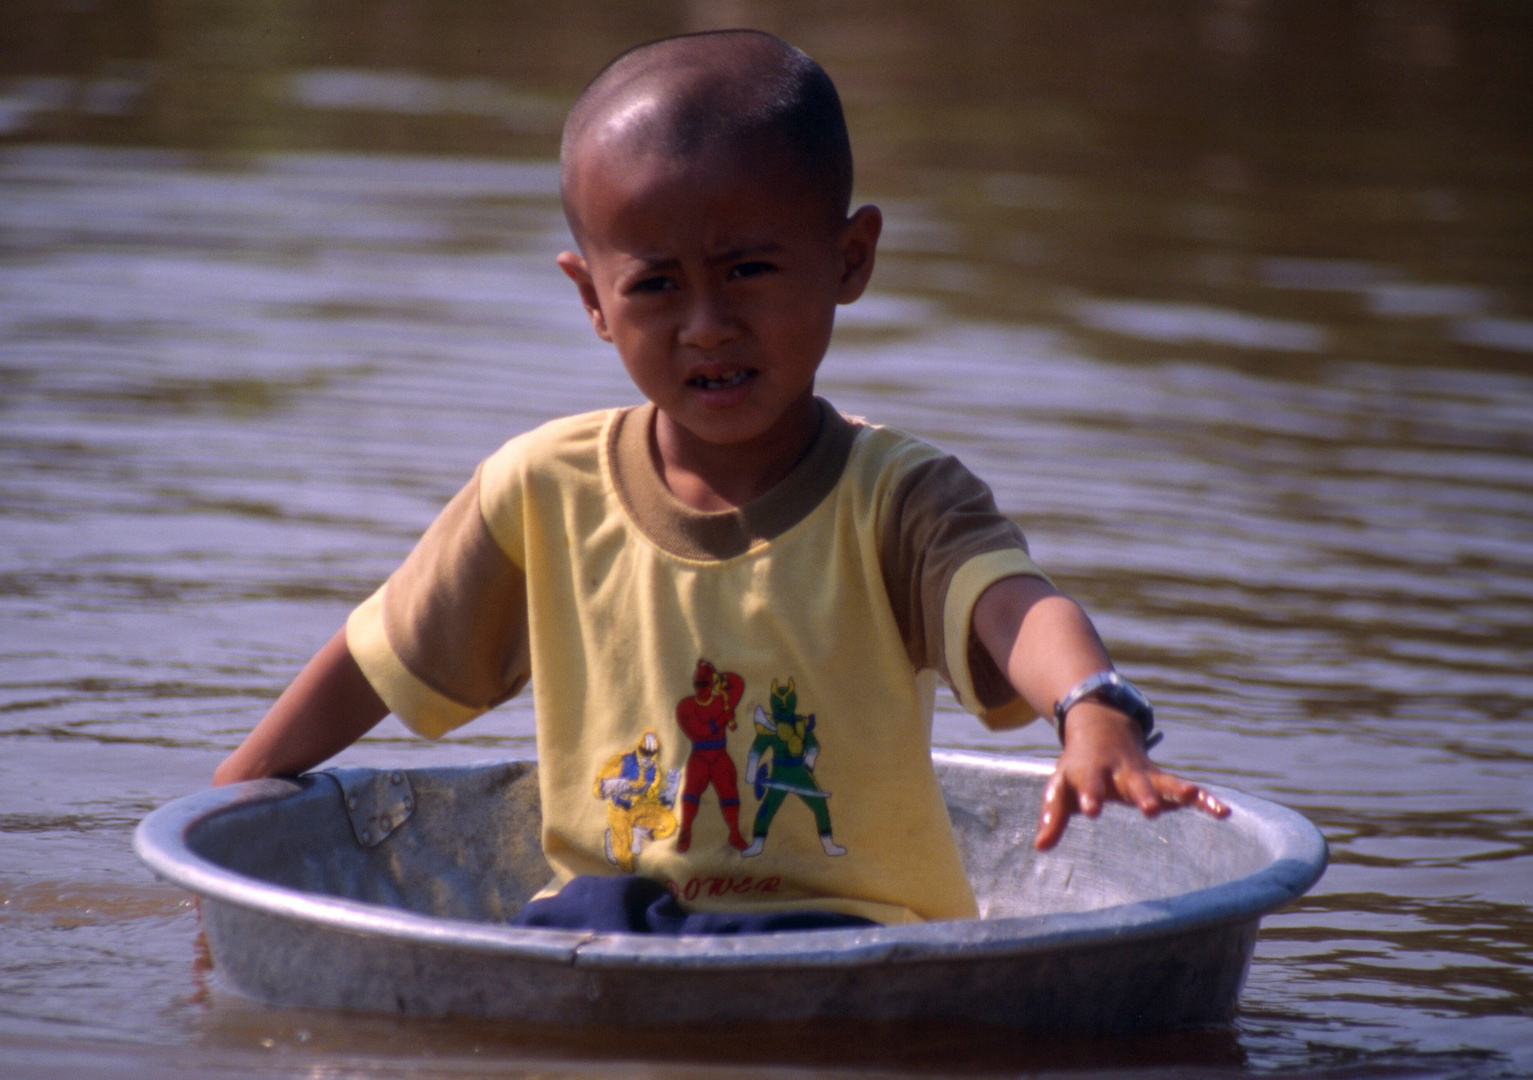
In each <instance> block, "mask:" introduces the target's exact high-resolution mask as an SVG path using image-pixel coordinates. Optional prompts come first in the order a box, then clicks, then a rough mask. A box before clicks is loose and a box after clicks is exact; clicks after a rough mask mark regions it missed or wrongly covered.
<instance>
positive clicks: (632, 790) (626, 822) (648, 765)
mask: <svg viewBox="0 0 1533 1080" xmlns="http://www.w3.org/2000/svg"><path fill="white" fill-rule="evenodd" d="M659 755H660V738H659V736H657V735H656V734H655V733H654V732H653V731H646V732H645V733H644V734H643V735H642V736H640V738H639V742H638V745H636V746H635V747H634V748H633V749H632V750H628V751H626V752H624V753H620V754H614V755H612V757H611V758H610V759H608V761H607V764H605V765H603V766H602V767H601V770H600V771H599V772H597V774H596V784H595V795H596V797H597V798H598V799H601V800H602V801H604V802H605V803H606V804H607V835H606V838H605V843H606V848H607V861H608V862H610V863H611V864H612V865H613V866H616V867H617V868H618V869H619V870H621V871H622V872H623V873H625V874H631V873H633V870H634V859H635V858H636V857H637V856H638V854H639V851H640V850H641V849H642V848H643V846H644V845H645V844H646V843H647V842H649V841H650V840H664V839H665V838H666V837H668V836H670V835H671V834H672V833H674V832H675V831H676V817H675V815H674V814H672V813H671V807H672V806H673V805H674V804H675V802H676V784H677V781H678V779H679V777H678V775H677V772H676V770H675V769H672V770H670V771H669V772H668V773H666V774H665V777H664V778H663V780H662V777H661V775H660V764H659Z"/></svg>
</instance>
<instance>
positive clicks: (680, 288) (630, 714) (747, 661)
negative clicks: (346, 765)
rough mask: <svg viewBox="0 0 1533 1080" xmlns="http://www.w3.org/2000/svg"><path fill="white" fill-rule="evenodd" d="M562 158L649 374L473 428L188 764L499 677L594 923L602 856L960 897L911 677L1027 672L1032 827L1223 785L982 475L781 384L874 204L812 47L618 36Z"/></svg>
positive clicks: (829, 885)
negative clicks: (293, 655) (405, 526)
mask: <svg viewBox="0 0 1533 1080" xmlns="http://www.w3.org/2000/svg"><path fill="white" fill-rule="evenodd" d="M561 163H562V177H561V191H562V197H563V201H564V208H565V213H566V216H567V217H568V220H569V224H570V228H571V231H572V232H573V234H574V237H575V240H576V243H577V246H578V248H579V250H578V252H565V253H563V254H562V255H560V256H559V259H558V262H559V266H560V268H561V269H563V271H564V272H565V273H566V274H567V275H568V276H569V277H570V279H571V280H572V281H573V282H574V283H575V286H576V288H577V289H578V290H579V294H580V298H581V302H582V303H583V304H584V306H585V310H586V313H587V314H588V315H589V317H590V319H591V324H592V326H593V327H594V328H595V330H596V333H597V334H598V335H599V336H600V337H601V338H602V339H603V340H606V341H609V342H611V343H612V344H613V345H614V346H615V347H616V349H617V353H618V356H619V357H620V358H621V360H622V362H623V364H624V366H625V368H626V369H627V371H628V373H629V375H630V376H631V377H632V379H633V381H634V383H635V384H636V385H637V386H638V388H639V389H640V390H641V391H642V392H643V395H644V397H645V398H647V399H648V404H646V405H643V406H639V407H637V408H632V409H618V410H609V411H605V412H601V413H595V414H590V415H586V416H577V417H571V418H568V419H565V420H559V421H555V422H553V423H551V424H548V425H545V426H544V427H542V428H540V429H538V430H536V431H533V432H529V433H527V434H525V435H522V436H521V437H519V438H516V439H513V440H512V441H511V442H510V443H508V444H507V445H506V446H505V447H504V448H502V449H501V450H500V451H499V452H497V453H496V454H494V455H493V456H491V457H490V458H489V459H488V460H486V461H485V462H484V463H483V464H482V465H481V466H480V468H479V470H478V471H477V472H476V474H475V476H474V478H473V480H472V481H471V482H470V483H469V485H468V486H467V487H465V488H464V489H463V491H461V492H460V493H459V494H458V495H457V497H455V498H454V499H453V500H452V501H451V502H450V503H449V504H448V506H447V508H446V509H445V510H444V511H443V513H442V515H441V517H439V518H438V520H437V521H436V522H435V523H434V524H433V525H432V526H431V528H430V529H429V530H428V531H427V532H426V534H425V536H424V537H423V538H422V540H421V542H420V544H419V546H418V547H417V548H416V549H415V551H414V552H413V553H412V554H411V555H410V557H409V558H408V559H407V560H406V561H405V563H404V564H403V565H402V566H401V567H400V569H399V570H398V571H396V572H395V573H394V574H393V575H392V576H391V577H390V578H389V580H388V581H387V583H386V584H385V585H384V586H383V587H382V588H381V589H380V590H379V591H378V592H377V593H375V594H374V595H373V596H372V597H371V598H370V599H368V600H367V601H365V602H364V603H363V604H362V605H361V606H360V607H359V608H358V609H357V610H356V611H355V612H354V613H353V614H352V615H351V617H350V619H349V620H348V621H347V624H346V627H345V628H344V629H343V630H342V631H341V632H340V633H338V634H337V635H336V636H335V637H334V638H332V639H331V641H330V642H329V643H328V644H327V645H325V646H324V647H323V648H322V649H321V650H320V652H319V653H318V655H317V656H315V658H314V659H313V660H312V661H311V662H310V663H309V664H308V666H307V667H305V668H304V670H303V671H302V672H301V673H300V674H299V676H298V678H297V679H296V680H295V681H294V682H293V684H292V686H291V687H289V688H288V690H287V691H286V692H285V693H283V695H282V696H281V697H280V698H279V699H278V701H277V702H276V704H275V705H274V706H273V707H272V709H271V711H270V712H269V713H268V714H267V716H266V717H265V718H264V719H263V720H262V721H261V723H260V724H259V725H258V726H257V727H256V728H255V730H254V731H253V732H252V733H251V734H250V736H249V737H248V738H247V739H246V741H245V743H244V744H243V745H242V746H241V747H240V748H239V749H238V750H237V751H235V753H234V754H232V755H231V756H230V757H229V758H228V759H227V760H226V761H225V762H224V763H223V764H222V765H221V766H220V767H219V769H218V772H217V774H216V775H215V778H214V779H215V782H216V783H226V782H230V781H234V780H240V779H247V778H252V777H259V776H268V775H282V774H294V773H298V772H301V771H303V770H305V769H308V768H310V767H312V766H314V765H317V764H318V763H319V762H321V761H323V760H324V759H326V758H328V757H329V756H330V755H332V754H334V753H335V752H337V751H338V750H340V749H342V748H343V747H345V746H347V745H349V744H350V743H351V742H352V741H353V740H354V739H356V738H357V737H359V736H360V735H362V734H363V733H364V732H366V731H367V730H369V729H370V728H371V727H372V726H373V725H374V724H376V723H377V722H378V721H379V720H380V719H382V717H383V716H384V715H385V714H386V713H387V712H388V711H390V710H392V711H393V712H395V713H396V714H397V715H399V716H400V717H401V718H402V719H403V720H404V721H405V723H407V724H408V725H410V726H411V727H412V728H413V729H415V730H416V731H418V732H420V733H422V734H424V735H427V736H431V737H435V736H439V735H441V734H442V733H444V732H446V731H448V730H450V729H451V728H453V727H456V726H458V725H459V724H462V723H464V722H466V721H468V720H469V719H471V718H473V717H474V716H476V715H478V714H480V713H481V712H483V711H485V710H486V709H488V708H490V707H492V706H494V705H496V704H498V703H499V702H501V701H504V700H506V699H507V698H509V697H511V696H512V695H513V694H515V693H516V692H517V691H518V690H520V689H521V688H522V687H523V686H524V685H525V684H526V683H527V682H528V681H529V680H530V681H531V682H532V684H533V685H534V687H535V688H536V689H535V692H536V714H537V737H538V754H539V760H540V774H539V775H540V781H539V782H540V788H541V796H542V802H543V814H544V833H543V843H544V851H545V853H546V855H547V857H548V860H549V863H550V865H551V866H552V867H553V868H554V870H555V873H556V880H555V883H554V885H553V886H551V887H550V890H549V891H550V892H552V891H554V890H556V889H557V887H558V886H559V885H563V884H566V883H568V882H570V881H571V880H576V881H577V884H576V885H575V886H572V887H570V888H568V889H565V890H564V891H563V893H561V894H560V897H561V898H562V900H561V899H560V898H556V899H555V900H554V901H553V903H554V905H555V907H557V905H558V904H559V903H561V902H564V901H568V903H569V904H573V905H575V907H576V908H580V909H581V912H582V913H580V914H577V915H576V916H574V918H575V921H576V922H580V921H582V920H583V921H584V922H585V923H586V924H588V925H592V926H598V927H602V928H610V927H611V926H612V925H613V924H612V923H611V922H610V921H609V920H608V917H607V916H606V915H603V914H600V913H596V914H592V913H591V912H590V911H589V910H587V909H586V907H583V905H586V906H588V905H589V904H591V903H595V904H597V905H600V904H601V903H617V904H619V905H630V906H631V905H632V904H633V902H634V901H633V894H632V892H631V891H624V890H628V889H629V886H628V885H627V884H625V882H631V881H634V880H637V881H639V882H641V883H643V884H644V885H645V887H647V888H650V889H652V890H654V892H655V893H656V894H660V895H662V896H663V895H664V894H663V893H662V890H666V891H668V892H669V894H670V895H669V896H665V897H664V899H665V900H666V901H667V902H668V903H670V905H671V907H670V908H669V909H668V911H669V913H670V915H669V916H667V917H668V918H670V917H673V916H674V917H682V916H685V915H687V914H689V913H691V914H699V915H702V916H704V918H703V920H702V922H701V923H693V924H690V928H692V929H698V928H700V929H705V930H706V929H742V928H743V929H761V928H770V927H774V926H787V925H792V926H797V925H837V924H839V923H838V922H837V920H838V919H844V920H847V921H862V920H873V921H876V922H880V923H899V922H907V921H912V920H918V919H937V918H957V917H969V916H973V915H974V914H975V906H974V899H973V896H972V894H971V893H970V891H969V887H968V884H967V882H966V880H965V878H964V874H963V868H962V866H961V864H960V862H959V857H958V853H957V849H956V846H955V844H954V841H953V838H952V834H951V829H950V826H949V824H948V820H947V815H946V811H945V809H944V806H943V802H942V796H941V792H940V791H939V789H938V786H937V783H936V780H935V778H934V775H933V772H932V767H931V759H930V748H929V738H930V730H931V709H932V701H933V692H934V688H935V683H936V679H937V678H939V677H940V678H942V679H943V680H945V681H946V682H947V683H948V684H949V685H950V686H951V687H952V688H953V691H954V693H955V694H956V696H957V697H958V699H959V701H960V702H962V703H963V704H964V705H965V706H966V707H968V708H970V709H971V710H973V711H975V712H976V713H978V714H979V715H980V716H981V717H982V718H983V719H984V720H985V721H986V722H987V723H989V724H991V725H993V726H1013V725H1016V724H1019V723H1022V722H1025V721H1026V720H1027V719H1030V718H1031V717H1032V715H1033V714H1034V713H1035V712H1052V711H1055V710H1056V706H1058V707H1059V710H1060V711H1059V712H1058V713H1057V715H1058V716H1059V717H1060V719H1059V720H1058V721H1057V722H1058V725H1059V729H1060V734H1061V738H1062V740H1063V744H1064V749H1063V752H1062V753H1061V755H1060V758H1059V763H1058V767H1057V768H1056V770H1055V772H1054V775H1053V777H1052V779H1051V780H1050V782H1049V784H1048V786H1047V789H1046V792H1045V795H1044V804H1043V811H1042V816H1041V820H1040V823H1039V827H1038V833H1037V837H1036V846H1037V847H1038V848H1039V849H1040V850H1043V849H1047V848H1049V847H1051V846H1053V844H1054V843H1055V842H1056V841H1057V840H1058V839H1059V837H1060V835H1061V833H1062V832H1063V830H1064V828H1065V824H1066V820H1067V819H1068V817H1069V816H1070V814H1071V813H1073V812H1076V811H1079V812H1081V813H1084V814H1086V815H1088V816H1095V815H1096V814H1097V813H1098V812H1099V811H1100V808H1101V806H1102V803H1103V801H1104V800H1106V799H1117V800H1121V801H1124V802H1128V803H1131V804H1133V805H1136V806H1138V807H1139V808H1140V810H1142V811H1143V812H1144V813H1145V814H1146V815H1154V814H1156V813H1158V812H1160V811H1161V810H1163V809H1167V808H1171V807H1177V806H1183V805H1187V804H1194V805H1197V806H1198V807H1200V808H1201V809H1203V810H1205V811H1207V812H1209V813H1212V814H1215V815H1218V816H1222V815H1224V814H1225V813H1227V812H1228V811H1227V810H1226V809H1225V808H1224V807H1223V806H1222V805H1221V804H1220V803H1219V802H1218V801H1217V800H1216V799H1214V798H1213V797H1212V796H1210V795H1209V794H1208V793H1207V792H1205V791H1204V790H1203V789H1201V788H1199V787H1198V786H1196V785H1194V784H1192V783H1189V782H1187V781H1185V780H1181V779H1177V778H1175V777H1173V776H1170V775H1169V774H1167V773H1164V772H1161V771H1160V770H1159V769H1157V768H1156V767H1155V766H1154V765H1153V764H1151V762H1150V761H1149V759H1148V757H1147V756H1146V743H1147V739H1148V735H1149V729H1150V714H1149V709H1148V706H1147V705H1146V704H1144V702H1143V699H1142V698H1141V697H1139V696H1138V695H1137V693H1136V692H1134V691H1133V690H1132V688H1131V687H1128V686H1127V684H1124V683H1122V682H1121V680H1118V679H1117V678H1116V676H1114V675H1111V671H1112V664H1111V662H1110V661H1109V659H1108V657H1107V654H1106V652H1105V650H1104V648H1103V646H1102V644H1101V642H1100V640H1099V639H1098V637H1097V635H1096V632H1095V631H1094V629H1093V628H1092V625H1091V623H1090V621H1089V620H1088V619H1087V617H1086V615H1085V614H1084V613H1083V612H1082V610H1081V609H1080V607H1078V606H1077V605H1076V604H1075V603H1074V602H1073V601H1071V600H1070V599H1068V598H1067V597H1065V596H1063V595H1061V594H1060V593H1058V592H1057V591H1056V590H1055V589H1054V588H1053V586H1052V585H1051V584H1050V583H1049V581H1048V580H1047V579H1046V578H1045V577H1044V576H1043V575H1042V573H1041V572H1040V571H1039V570H1038V569H1037V567H1036V566H1034V564H1033V562H1032V560H1031V559H1030V558H1029V557H1028V553H1027V546H1026V543H1025V541H1024V539H1023V537H1022V535H1021V533H1020V531H1019V530H1018V529H1017V528H1016V526H1015V525H1014V524H1013V523H1012V522H1011V521H1010V520H1009V519H1007V518H1005V517H1004V516H1002V515H1001V514H1000V513H999V512H998V511H997V509H996V507H995V505H994V503H993V500H992V498H991V495H990V492H989V490H988V489H987V488H986V487H985V486H984V484H982V483H981V482H980V481H979V480H977V479H975V478H974V476H973V475H972V474H970V473H969V472H968V471H967V470H966V469H965V468H964V467H963V466H962V465H961V464H959V463H958V462H957V461H956V460H955V459H953V458H952V457H950V456H947V455H944V454H942V453H940V452H938V451H937V450H935V449H933V448H932V447H930V446H928V445H926V444H925V443H922V442H919V441H918V440H915V439H913V438H910V437H909V436H905V435H902V434H900V433H898V432H894V431H891V430H887V429H882V428H878V427H875V426H871V425H868V424H865V423H862V422H860V421H856V420H851V419H848V418H846V417H843V416H842V415H840V414H839V413H837V412H836V411H835V410H834V409H832V408H831V407H830V406H829V405H828V404H827V403H825V402H824V401H822V400H821V399H819V398H817V397H815V395H814V380H815V374H816V372H817V370H818V369H819V366H820V362H821V360H822V359H823V357H824V355H825V352H826V349H827V347H828V345H829V341H830V335H831V326H832V323H833V321H834V316H835V309H836V306H837V305H839V304H849V303H851V302H853V301H854V300H856V299H857V298H858V297H859V296H860V295H861V293H862V291H863V289H864V288H865V287H866V286H867V283H868V279H869V276H870V275H871V273H872V270H873V256H874V250H875V248H876V246H877V243H878V237H879V232H880V228H881V224H882V219H881V217H880V214H879V211H878V209H877V208H876V207H873V206H864V207H861V208H860V209H858V210H856V211H855V212H853V213H850V214H848V211H849V209H850V198H851V186H852V159H851V150H850V145H849V143H848V140H847V136H846V128H845V122H844V120H843V118H842V113H841V107H840V102H839V100H838V98H837V96H836V91H835V88H834V86H833V85H832V84H831V82H830V79H829V77H828V76H826V75H825V73H824V72H823V71H822V70H821V69H820V68H819V66H818V65H817V64H815V63H814V62H813V61H812V60H810V59H809V58H808V57H807V56H805V55H804V54H803V53H801V52H799V51H798V50H796V49H794V48H792V47H791V46H789V45H787V44H786V43H784V42H782V41H780V40H778V39H777V38H774V37H771V36H770V35H766V34H761V33H756V32H751V31H730V32H722V33H710V34H699V35H689V36H685V37H680V38H672V39H669V40H666V41H661V42H657V43H653V44H651V45H647V46H643V47H640V48H638V49H635V50H632V51H630V52H628V53H625V54H624V55H623V56H621V57H619V58H618V59H617V60H615V61H614V62H613V63H612V64H610V65H609V66H608V67H607V68H606V69H605V70H604V71H603V72H602V73H601V74H599V75H598V76H597V78H596V79H595V80H594V81H593V82H592V84H591V85H590V86H589V87H587V89H586V90H585V92H584V93H583V94H582V95H581V97H580V98H579V100H578V101H577V102H576V104H575V106H574V109H573V110H572V112H571V115H570V117H569V120H568V123H567V125H566V128H565V133H564V142H563V146H562V150H561ZM1066 714H1067V720H1068V722H1066ZM627 872H632V873H634V874H636V875H637V878H636V879H635V878H623V877H621V876H615V875H620V874H621V873H627ZM612 881H617V882H618V883H619V884H618V885H616V886H615V888H617V889H618V890H619V892H618V893H611V892H610V891H609V892H608V893H603V891H602V890H603V888H604V887H605V886H604V882H607V883H610V882H612ZM651 883H658V884H651ZM593 888H594V889H595V892H594V893H592V892H590V890H591V889H593ZM619 894H620V895H619ZM601 896H606V900H603V899H601ZM592 897H595V899H594V900H593V899H592ZM614 897H616V899H614ZM673 898H674V899H673ZM678 902H679V904H678ZM547 903H548V902H547V901H534V902H533V904H532V905H529V908H530V909H531V910H533V911H537V910H539V905H545V906H546V904H547ZM640 906H643V905H642V904H641V905H640ZM661 906H663V905H661ZM806 912H807V913H808V914H806ZM784 915H786V921H784V920H782V919H779V920H778V921H776V922H772V921H770V920H771V919H772V918H775V917H778V916H784ZM709 916H720V917H722V921H720V919H715V920H714V921H713V922H711V923H710V922H709V921H708V917H709ZM735 916H743V919H744V921H741V920H740V919H738V918H735ZM755 916H765V917H767V919H768V921H767V922H765V923H761V922H754V923H753V922H751V921H750V920H751V918H753V917H755ZM821 917H823V920H824V921H823V922H816V921H815V920H816V919H819V918H821ZM570 918H571V916H569V914H568V912H565V914H557V913H555V914H554V915H551V916H550V917H549V918H548V919H547V920H542V921H546V922H548V923H550V924H557V925H570V922H569V919H570ZM531 921H532V922H539V921H540V919H537V918H535V919H532V920H531ZM659 923H664V925H663V926H658V924H659ZM643 925H644V924H643V920H642V919H641V920H640V922H639V924H637V925H636V926H635V927H634V928H643ZM648 925H649V926H650V928H657V926H658V928H661V929H665V928H674V927H675V925H676V924H675V920H674V918H672V919H671V921H670V922H666V920H665V919H651V920H650V923H649V924H648Z"/></svg>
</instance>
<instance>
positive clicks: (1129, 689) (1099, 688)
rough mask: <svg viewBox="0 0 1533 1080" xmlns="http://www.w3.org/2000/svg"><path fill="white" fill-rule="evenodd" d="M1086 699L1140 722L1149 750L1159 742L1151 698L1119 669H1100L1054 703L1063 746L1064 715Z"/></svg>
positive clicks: (1056, 726)
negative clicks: (1117, 670) (1120, 673)
mask: <svg viewBox="0 0 1533 1080" xmlns="http://www.w3.org/2000/svg"><path fill="white" fill-rule="evenodd" d="M1087 699H1090V700H1093V701H1100V702H1102V703H1103V704H1104V705H1110V706H1112V707H1113V708H1114V709H1117V710H1119V711H1120V712H1122V713H1123V714H1124V715H1125V716H1127V717H1128V718H1129V719H1131V720H1133V721H1134V722H1135V723H1136V724H1138V725H1139V731H1140V733H1141V734H1142V735H1143V736H1144V746H1145V749H1146V750H1148V749H1149V748H1150V747H1152V746H1154V745H1155V744H1156V743H1158V742H1160V739H1161V736H1160V733H1159V732H1157V731H1156V730H1155V709H1154V707H1152V706H1151V705H1150V700H1149V698H1147V697H1145V696H1144V694H1143V693H1142V692H1141V691H1140V690H1139V688H1138V687H1137V686H1135V685H1134V684H1133V683H1131V682H1129V681H1128V680H1127V679H1125V678H1124V677H1123V676H1121V675H1119V674H1118V673H1117V672H1116V671H1099V672H1097V673H1096V674H1095V675H1088V676H1087V677H1086V678H1084V679H1082V680H1081V681H1080V682H1078V683H1076V684H1075V685H1074V686H1073V687H1071V688H1070V692H1069V693H1067V694H1065V696H1064V697H1062V698H1060V699H1059V700H1058V701H1056V702H1055V703H1054V730H1055V732H1056V733H1057V734H1058V735H1059V745H1060V746H1063V745H1064V744H1065V717H1066V716H1067V715H1068V714H1069V712H1070V710H1071V709H1072V708H1074V707H1075V706H1076V705H1078V704H1080V703H1081V702H1082V701H1086V700H1087Z"/></svg>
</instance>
